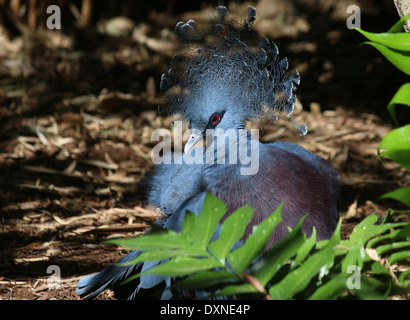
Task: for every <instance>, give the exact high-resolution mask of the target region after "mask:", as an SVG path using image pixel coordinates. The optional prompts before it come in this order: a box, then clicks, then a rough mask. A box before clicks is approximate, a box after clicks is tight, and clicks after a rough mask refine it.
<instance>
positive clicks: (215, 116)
mask: <svg viewBox="0 0 410 320" xmlns="http://www.w3.org/2000/svg"><path fill="white" fill-rule="evenodd" d="M219 119H220V118H219V116H218V115H217V114H216V115H214V117H213V118H212V123H214V124H215V123H218V122H219Z"/></svg>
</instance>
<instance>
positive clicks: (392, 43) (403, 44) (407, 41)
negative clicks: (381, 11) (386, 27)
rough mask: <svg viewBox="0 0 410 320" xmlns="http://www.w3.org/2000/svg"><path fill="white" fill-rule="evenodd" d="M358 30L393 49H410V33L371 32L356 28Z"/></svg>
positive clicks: (372, 39) (370, 38) (368, 37)
mask: <svg viewBox="0 0 410 320" xmlns="http://www.w3.org/2000/svg"><path fill="white" fill-rule="evenodd" d="M356 30H357V31H359V32H360V33H361V34H362V35H364V36H365V37H366V38H367V39H369V40H370V41H374V42H377V43H380V44H382V45H385V46H386V47H389V48H391V49H396V50H402V51H408V50H410V34H408V33H405V32H403V33H389V32H384V33H371V32H367V31H364V30H361V29H358V28H356Z"/></svg>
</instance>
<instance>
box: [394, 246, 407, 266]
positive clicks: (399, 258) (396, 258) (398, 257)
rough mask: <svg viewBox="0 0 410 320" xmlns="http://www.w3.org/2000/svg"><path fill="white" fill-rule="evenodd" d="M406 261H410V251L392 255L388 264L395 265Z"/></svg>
mask: <svg viewBox="0 0 410 320" xmlns="http://www.w3.org/2000/svg"><path fill="white" fill-rule="evenodd" d="M406 259H410V250H408V251H400V252H396V253H393V254H392V255H391V256H390V257H389V263H390V265H392V264H393V263H396V262H398V261H402V260H406Z"/></svg>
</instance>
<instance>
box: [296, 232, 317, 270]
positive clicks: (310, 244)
mask: <svg viewBox="0 0 410 320" xmlns="http://www.w3.org/2000/svg"><path fill="white" fill-rule="evenodd" d="M315 244H316V229H315V228H313V231H312V235H311V236H310V238H309V239H306V240H305V242H304V243H303V244H302V246H301V247H300V248H299V250H298V254H297V255H296V258H295V260H294V264H295V265H299V264H301V263H302V262H303V261H304V260H305V259H306V257H307V256H308V254H309V253H310V252H311V251H312V249H313V248H314V247H315Z"/></svg>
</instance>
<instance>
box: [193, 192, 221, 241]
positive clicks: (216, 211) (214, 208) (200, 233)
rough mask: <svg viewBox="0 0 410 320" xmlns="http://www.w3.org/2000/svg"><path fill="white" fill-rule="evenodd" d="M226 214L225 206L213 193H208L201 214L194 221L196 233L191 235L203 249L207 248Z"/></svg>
mask: <svg viewBox="0 0 410 320" xmlns="http://www.w3.org/2000/svg"><path fill="white" fill-rule="evenodd" d="M225 212H226V208H225V204H224V203H223V202H222V201H221V200H219V199H217V198H216V197H215V196H213V195H212V194H211V193H208V194H207V195H206V197H205V201H204V204H203V207H202V210H201V213H200V214H199V215H198V217H197V218H196V219H194V226H193V228H194V230H195V232H193V233H192V234H191V236H192V239H193V240H194V241H195V242H196V243H197V244H198V245H199V246H200V247H201V248H206V246H207V245H208V243H209V240H211V237H212V236H213V234H214V233H215V230H216V227H217V226H218V223H219V221H220V220H221V219H222V217H223V215H224V214H225Z"/></svg>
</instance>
